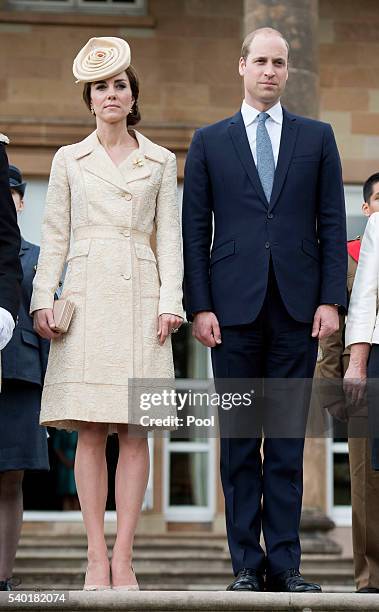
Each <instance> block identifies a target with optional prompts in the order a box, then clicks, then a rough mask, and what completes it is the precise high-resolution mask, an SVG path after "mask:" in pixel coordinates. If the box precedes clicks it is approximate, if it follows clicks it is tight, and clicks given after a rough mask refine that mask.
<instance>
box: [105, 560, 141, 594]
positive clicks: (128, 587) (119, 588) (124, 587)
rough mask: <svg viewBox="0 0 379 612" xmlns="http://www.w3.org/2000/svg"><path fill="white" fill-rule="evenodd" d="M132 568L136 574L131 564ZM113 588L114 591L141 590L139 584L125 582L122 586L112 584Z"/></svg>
mask: <svg viewBox="0 0 379 612" xmlns="http://www.w3.org/2000/svg"><path fill="white" fill-rule="evenodd" d="M131 570H132V572H133V574H134V575H136V573H135V571H134V567H133V566H131ZM112 589H113V591H139V586H138V584H123V585H121V586H112Z"/></svg>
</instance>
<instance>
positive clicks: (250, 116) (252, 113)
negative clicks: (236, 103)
mask: <svg viewBox="0 0 379 612" xmlns="http://www.w3.org/2000/svg"><path fill="white" fill-rule="evenodd" d="M260 112H261V111H259V110H257V109H256V108H254V107H253V106H250V105H249V104H247V102H245V100H244V101H243V102H242V106H241V114H242V118H243V122H244V124H245V128H246V134H247V139H248V141H249V145H250V149H251V152H252V154H253V158H254V161H255V165H257V125H258V119H257V117H258V115H259V114H260ZM266 113H268V114H269V115H270V116H269V117H268V119H266V128H267V131H268V135H269V136H270V140H271V145H272V152H273V154H274V160H275V167H276V165H277V163H278V156H279V147H280V137H281V135H282V125H283V109H282V106H281V104H280V102H277V103H276V104H275V105H274V106H272V107H271V108H269V109H268V110H267V111H266Z"/></svg>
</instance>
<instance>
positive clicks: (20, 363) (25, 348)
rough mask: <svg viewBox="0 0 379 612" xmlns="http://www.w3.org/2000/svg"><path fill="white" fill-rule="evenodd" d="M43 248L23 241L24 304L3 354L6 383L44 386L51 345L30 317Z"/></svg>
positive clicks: (22, 294)
mask: <svg viewBox="0 0 379 612" xmlns="http://www.w3.org/2000/svg"><path fill="white" fill-rule="evenodd" d="M38 255H39V247H38V246H37V245H36V244H31V243H30V242H27V241H26V240H24V239H23V238H22V239H21V249H20V260H21V265H22V271H23V273H24V279H23V281H22V284H21V304H20V309H19V312H18V323H17V325H16V327H15V330H14V332H13V336H12V339H11V340H10V342H9V343H8V344H7V345H6V347H5V348H4V349H3V350H2V351H1V359H2V376H3V379H14V380H23V381H27V382H30V383H35V384H38V385H41V386H42V385H43V380H44V377H45V372H46V367H47V359H48V355H49V348H50V342H49V341H48V340H45V339H44V338H41V337H40V336H39V335H38V334H37V333H36V332H35V331H34V329H33V319H32V317H31V316H30V314H29V307H30V300H31V297H32V290H33V279H34V275H35V271H36V266H37V261H38Z"/></svg>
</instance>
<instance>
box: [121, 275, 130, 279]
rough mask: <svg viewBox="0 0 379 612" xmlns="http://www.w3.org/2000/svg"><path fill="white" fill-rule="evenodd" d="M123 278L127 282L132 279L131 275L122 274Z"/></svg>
mask: <svg viewBox="0 0 379 612" xmlns="http://www.w3.org/2000/svg"><path fill="white" fill-rule="evenodd" d="M121 276H122V278H123V279H125V280H129V279H130V274H121Z"/></svg>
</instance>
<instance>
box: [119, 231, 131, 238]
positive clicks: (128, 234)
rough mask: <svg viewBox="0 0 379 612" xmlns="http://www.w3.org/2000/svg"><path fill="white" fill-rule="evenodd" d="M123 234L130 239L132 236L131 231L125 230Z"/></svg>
mask: <svg viewBox="0 0 379 612" xmlns="http://www.w3.org/2000/svg"><path fill="white" fill-rule="evenodd" d="M121 233H122V235H123V236H125V238H129V236H130V231H129V230H124V231H123V232H121Z"/></svg>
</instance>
